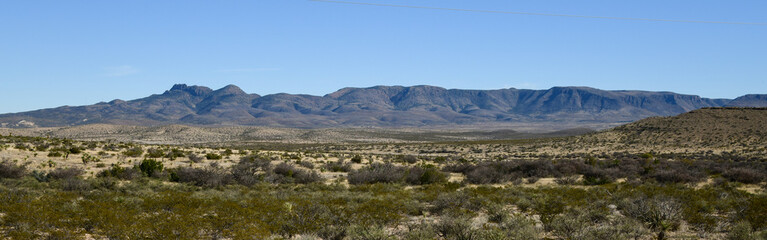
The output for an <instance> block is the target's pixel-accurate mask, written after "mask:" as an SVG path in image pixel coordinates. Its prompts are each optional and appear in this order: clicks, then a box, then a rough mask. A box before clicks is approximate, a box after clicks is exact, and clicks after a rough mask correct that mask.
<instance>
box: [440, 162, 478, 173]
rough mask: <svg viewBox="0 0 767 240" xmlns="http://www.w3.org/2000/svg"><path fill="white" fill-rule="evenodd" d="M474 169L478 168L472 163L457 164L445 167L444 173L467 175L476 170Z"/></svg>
mask: <svg viewBox="0 0 767 240" xmlns="http://www.w3.org/2000/svg"><path fill="white" fill-rule="evenodd" d="M474 168H476V166H475V165H474V164H471V163H456V164H450V165H447V166H445V167H443V168H442V171H445V172H453V173H463V174H466V173H468V172H469V171H471V170H474Z"/></svg>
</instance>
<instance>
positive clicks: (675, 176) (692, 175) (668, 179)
mask: <svg viewBox="0 0 767 240" xmlns="http://www.w3.org/2000/svg"><path fill="white" fill-rule="evenodd" d="M647 177H648V178H651V179H655V181H658V182H659V183H695V182H700V181H701V180H703V178H705V175H703V174H702V173H700V172H697V171H694V170H684V169H680V170H678V169H661V170H657V171H655V172H654V173H651V174H649V175H647Z"/></svg>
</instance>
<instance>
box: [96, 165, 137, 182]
mask: <svg viewBox="0 0 767 240" xmlns="http://www.w3.org/2000/svg"><path fill="white" fill-rule="evenodd" d="M141 175H142V172H141V170H138V169H136V168H135V167H134V168H123V167H120V166H119V165H112V167H111V168H109V169H106V170H104V171H101V172H99V173H98V174H97V175H96V176H98V177H113V178H119V179H123V180H133V179H136V178H139V177H141Z"/></svg>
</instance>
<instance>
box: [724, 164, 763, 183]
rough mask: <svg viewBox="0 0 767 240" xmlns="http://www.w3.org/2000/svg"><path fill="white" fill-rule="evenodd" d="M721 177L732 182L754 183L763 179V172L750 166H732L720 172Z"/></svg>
mask: <svg viewBox="0 0 767 240" xmlns="http://www.w3.org/2000/svg"><path fill="white" fill-rule="evenodd" d="M722 177H725V178H727V180H730V181H734V182H741V183H746V184H756V183H760V182H762V181H764V178H765V177H764V174H763V173H761V172H759V171H758V170H756V169H752V168H733V169H730V170H727V171H726V172H724V173H723V174H722Z"/></svg>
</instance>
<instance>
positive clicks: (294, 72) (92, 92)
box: [0, 0, 767, 113]
mask: <svg viewBox="0 0 767 240" xmlns="http://www.w3.org/2000/svg"><path fill="white" fill-rule="evenodd" d="M354 2H360V3H374V4H389V5H408V6H420V7H431V8H451V9H467V10H487V11H498V12H495V13H493V12H477V11H473V12H472V11H455V10H446V9H442V10H439V9H429V8H408V7H392V6H380V5H379V6H373V5H360V4H348V3H331V2H319V1H306V0H250V1H240V0H232V1H193V0H185V1H172V0H169V1H147V0H137V1H78V0H73V1H42V0H41V1H3V2H0V31H2V37H0V85H1V86H2V88H1V89H2V94H0V101H1V102H2V104H0V113H8V112H23V111H30V110H36V109H42V108H52V107H58V106H63V105H70V106H77V105H88V104H94V103H97V102H102V101H104V102H106V101H110V100H113V99H123V100H131V99H136V98H141V97H146V96H149V95H151V94H159V93H162V92H163V91H165V90H168V89H170V88H171V86H173V84H176V83H185V84H188V85H201V86H208V87H210V88H213V89H217V88H221V87H223V86H225V85H228V84H235V85H237V86H239V87H240V88H242V89H243V90H244V91H245V92H248V93H257V94H260V95H267V94H274V93H293V94H311V95H324V94H328V93H331V92H333V91H336V90H338V89H340V88H343V87H371V86H375V85H404V86H412V85H434V86H440V87H444V88H457V89H501V88H511V87H513V88H521V89H547V88H550V87H553V86H589V87H594V88H599V89H605V90H647V91H672V92H677V93H682V94H693V95H700V96H702V97H708V98H735V97H738V96H741V95H744V94H751V93H762V94H764V93H767V44H765V43H767V14H764V13H766V12H767V1H762V0H758V1H745V0H733V1H721V0H674V1H668V0H663V1H660V0H643V1H638V0H631V1H612V0H611V1H608V0H601V1H597V0H518V1H516V0H515V1H512V0H508V1H501V0H477V1H466V0H464V1H458V0H407V1H406V0H358V1H357V0H354ZM501 12H531V13H546V14H569V15H581V16H599V17H620V18H647V19H668V20H685V21H718V22H730V23H762V24H761V25H760V24H726V23H692V22H665V21H643V20H616V19H604V18H577V17H562V16H541V15H520V14H510V13H501Z"/></svg>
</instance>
